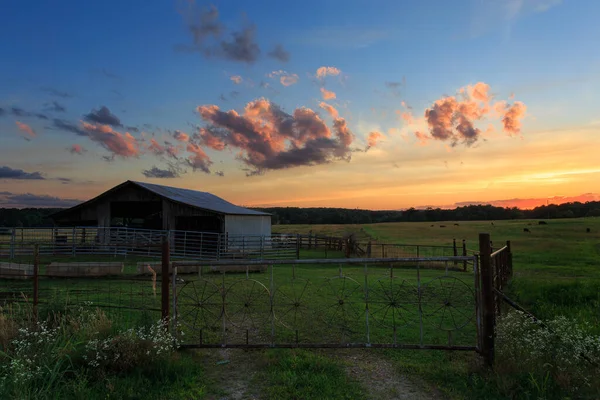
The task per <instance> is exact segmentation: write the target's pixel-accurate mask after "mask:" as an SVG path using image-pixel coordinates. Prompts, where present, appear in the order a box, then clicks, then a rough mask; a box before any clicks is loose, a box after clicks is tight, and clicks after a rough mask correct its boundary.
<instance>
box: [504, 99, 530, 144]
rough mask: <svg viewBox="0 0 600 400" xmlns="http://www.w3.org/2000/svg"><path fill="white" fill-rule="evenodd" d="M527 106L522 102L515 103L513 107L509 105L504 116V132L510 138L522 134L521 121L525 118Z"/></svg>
mask: <svg viewBox="0 0 600 400" xmlns="http://www.w3.org/2000/svg"><path fill="white" fill-rule="evenodd" d="M526 111H527V106H526V105H525V104H523V103H522V102H520V101H515V102H514V104H513V105H512V106H509V105H507V106H506V109H505V113H504V116H503V117H502V126H503V129H504V132H506V133H508V134H509V135H510V136H515V135H518V134H520V133H521V120H522V119H523V117H525V113H526Z"/></svg>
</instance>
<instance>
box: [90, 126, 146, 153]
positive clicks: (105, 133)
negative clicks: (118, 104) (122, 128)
mask: <svg viewBox="0 0 600 400" xmlns="http://www.w3.org/2000/svg"><path fill="white" fill-rule="evenodd" d="M81 126H82V129H83V130H84V131H85V132H86V133H87V136H88V137H89V138H90V140H92V141H94V142H96V143H98V144H100V145H101V146H102V147H104V148H105V149H106V150H108V151H110V152H111V153H112V154H113V155H117V156H120V157H123V158H128V157H137V156H138V155H139V153H140V150H139V144H138V141H137V140H136V139H135V138H134V137H133V136H131V135H130V134H129V133H127V132H126V133H124V134H123V133H120V132H117V131H115V130H113V129H112V128H111V127H110V126H108V125H102V124H90V123H87V122H84V121H81Z"/></svg>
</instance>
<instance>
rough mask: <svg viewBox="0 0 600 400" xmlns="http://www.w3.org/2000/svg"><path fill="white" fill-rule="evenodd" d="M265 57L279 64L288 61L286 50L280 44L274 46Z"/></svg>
mask: <svg viewBox="0 0 600 400" xmlns="http://www.w3.org/2000/svg"><path fill="white" fill-rule="evenodd" d="M267 55H268V56H269V57H273V58H274V59H276V60H279V61H281V62H288V61H290V53H289V52H288V51H287V50H285V49H284V48H283V46H282V45H280V44H278V45H276V46H275V48H274V49H273V50H271V51H270V52H269V53H267Z"/></svg>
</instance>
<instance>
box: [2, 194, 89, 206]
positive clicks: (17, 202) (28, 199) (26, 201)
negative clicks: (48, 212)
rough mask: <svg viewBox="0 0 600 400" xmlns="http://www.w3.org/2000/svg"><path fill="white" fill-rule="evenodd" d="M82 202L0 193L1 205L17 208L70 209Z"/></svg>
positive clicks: (52, 197) (43, 195)
mask: <svg viewBox="0 0 600 400" xmlns="http://www.w3.org/2000/svg"><path fill="white" fill-rule="evenodd" d="M82 202H83V201H82V200H77V199H64V198H60V197H55V196H49V195H45V194H42V195H39V194H32V193H21V194H18V193H10V192H0V205H2V206H3V207H6V208H8V207H15V208H28V207H35V208H68V207H73V206H76V205H77V204H79V203H82Z"/></svg>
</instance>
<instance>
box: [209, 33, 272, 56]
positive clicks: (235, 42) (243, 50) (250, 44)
mask: <svg viewBox="0 0 600 400" xmlns="http://www.w3.org/2000/svg"><path fill="white" fill-rule="evenodd" d="M255 34H256V27H255V26H254V25H250V26H247V27H245V28H243V29H242V30H241V31H240V32H233V33H232V34H231V36H232V37H233V38H232V39H231V40H230V41H225V40H223V41H221V43H220V48H219V49H218V50H213V51H212V52H211V54H212V55H217V56H222V57H223V58H225V59H227V60H231V61H241V62H246V63H248V64H252V63H253V62H255V61H256V60H257V59H258V57H259V55H260V48H259V47H258V44H257V43H256V42H255V38H254V36H255Z"/></svg>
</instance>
